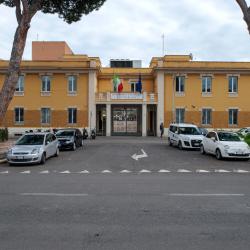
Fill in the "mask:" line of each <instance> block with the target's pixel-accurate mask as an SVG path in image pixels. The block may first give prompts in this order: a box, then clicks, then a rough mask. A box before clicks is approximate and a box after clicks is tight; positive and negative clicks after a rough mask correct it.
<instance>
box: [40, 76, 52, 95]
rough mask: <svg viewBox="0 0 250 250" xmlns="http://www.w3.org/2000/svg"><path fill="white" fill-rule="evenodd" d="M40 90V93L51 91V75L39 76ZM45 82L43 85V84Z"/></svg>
mask: <svg viewBox="0 0 250 250" xmlns="http://www.w3.org/2000/svg"><path fill="white" fill-rule="evenodd" d="M41 82H42V83H41V85H42V86H41V92H42V93H50V92H51V77H50V76H42V77H41ZM44 83H45V85H44Z"/></svg>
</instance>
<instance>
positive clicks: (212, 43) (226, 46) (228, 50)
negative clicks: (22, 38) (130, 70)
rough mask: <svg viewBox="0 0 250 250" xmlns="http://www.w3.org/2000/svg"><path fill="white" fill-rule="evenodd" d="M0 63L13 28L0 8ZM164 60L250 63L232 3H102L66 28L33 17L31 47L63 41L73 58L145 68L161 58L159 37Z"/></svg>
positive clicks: (248, 39)
mask: <svg viewBox="0 0 250 250" xmlns="http://www.w3.org/2000/svg"><path fill="white" fill-rule="evenodd" d="M0 15H1V17H4V18H1V19H0V27H1V29H0V58H5V59H8V58H9V56H10V50H11V47H12V41H13V37H14V32H15V28H16V20H15V15H14V9H10V8H7V7H4V6H3V5H1V6H0ZM162 33H165V36H166V51H167V53H169V54H175V53H178V54H186V53H188V54H189V53H193V54H194V57H195V58H197V59H200V60H233V61H239V60H243V61H246V60H248V61H250V36H249V34H248V31H247V28H246V24H245V23H244V21H243V19H242V13H241V11H240V9H239V7H238V5H237V4H236V2H235V0H230V1H229V0H220V1H218V0H209V1H200V0H178V1H172V0H164V1H162V0H143V1H142V0H137V1H134V0H120V1H117V0H107V1H106V3H105V4H104V6H103V7H102V8H101V9H100V10H99V11H97V12H93V13H91V14H90V15H88V16H83V18H82V20H81V21H80V22H78V23H74V24H71V25H68V24H66V23H65V22H64V21H63V20H62V19H59V18H58V16H57V15H44V14H42V13H39V14H37V15H36V16H35V17H34V20H33V22H32V26H31V28H30V31H29V35H28V39H27V46H26V49H25V53H24V58H26V59H30V58H31V41H32V40H36V39H37V35H38V37H39V40H65V41H67V42H68V43H69V45H70V46H71V48H72V50H73V51H74V52H75V53H81V54H88V55H89V56H99V57H100V58H101V60H102V63H103V65H107V64H108V61H109V59H110V58H134V59H142V60H143V61H144V65H145V66H147V65H148V63H149V62H150V60H151V58H152V57H153V56H160V55H161V54H162V40H161V35H162Z"/></svg>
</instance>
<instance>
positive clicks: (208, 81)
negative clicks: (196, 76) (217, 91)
mask: <svg viewBox="0 0 250 250" xmlns="http://www.w3.org/2000/svg"><path fill="white" fill-rule="evenodd" d="M211 92H212V77H211V76H203V77H202V93H211Z"/></svg>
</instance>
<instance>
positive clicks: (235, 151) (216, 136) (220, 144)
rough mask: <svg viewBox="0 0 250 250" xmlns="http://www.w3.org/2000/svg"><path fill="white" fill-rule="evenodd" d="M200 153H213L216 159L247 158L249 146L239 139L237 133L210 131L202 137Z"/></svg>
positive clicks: (249, 152) (249, 155)
mask: <svg viewBox="0 0 250 250" xmlns="http://www.w3.org/2000/svg"><path fill="white" fill-rule="evenodd" d="M201 153H202V154H206V153H209V154H213V155H215V156H216V158H217V159H218V160H220V159H222V158H244V159H249V157H250V147H249V146H248V144H247V143H246V142H244V141H242V140H241V139H240V137H239V136H238V134H237V133H233V132H227V131H212V132H209V133H208V134H207V136H206V137H204V139H203V141H202V144H201Z"/></svg>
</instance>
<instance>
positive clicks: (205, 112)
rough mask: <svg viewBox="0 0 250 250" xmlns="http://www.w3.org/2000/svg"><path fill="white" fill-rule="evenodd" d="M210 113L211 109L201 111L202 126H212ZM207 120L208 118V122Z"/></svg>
mask: <svg viewBox="0 0 250 250" xmlns="http://www.w3.org/2000/svg"><path fill="white" fill-rule="evenodd" d="M212 111H213V110H212V109H211V108H203V109H202V111H201V124H202V125H211V124H212ZM208 112H210V116H209V115H208ZM204 116H205V117H204ZM203 118H204V119H203ZM209 118H210V120H209ZM203 121H205V122H203Z"/></svg>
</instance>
